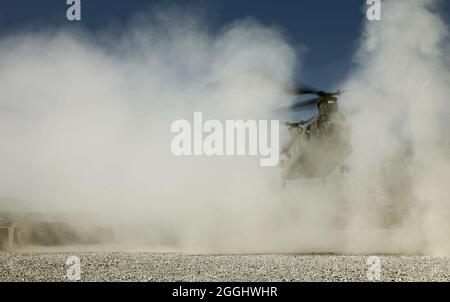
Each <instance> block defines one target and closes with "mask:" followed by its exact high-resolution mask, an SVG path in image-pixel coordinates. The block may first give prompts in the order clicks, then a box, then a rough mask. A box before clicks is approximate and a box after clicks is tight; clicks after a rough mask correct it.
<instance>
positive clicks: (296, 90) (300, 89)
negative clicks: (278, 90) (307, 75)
mask: <svg viewBox="0 0 450 302" xmlns="http://www.w3.org/2000/svg"><path fill="white" fill-rule="evenodd" d="M287 92H289V93H291V94H294V95H304V94H319V93H320V90H318V89H315V88H312V87H309V86H296V87H289V88H288V89H287Z"/></svg>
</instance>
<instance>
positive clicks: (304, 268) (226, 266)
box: [0, 251, 450, 281]
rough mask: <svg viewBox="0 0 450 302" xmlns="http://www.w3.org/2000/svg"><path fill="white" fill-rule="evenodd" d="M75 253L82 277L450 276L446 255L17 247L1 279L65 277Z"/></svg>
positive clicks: (1, 267) (0, 266) (6, 257)
mask: <svg viewBox="0 0 450 302" xmlns="http://www.w3.org/2000/svg"><path fill="white" fill-rule="evenodd" d="M73 255H75V256H77V257H79V259H80V262H81V274H80V276H81V281H368V280H369V278H375V279H376V278H378V277H379V278H380V279H381V280H382V281H448V280H450V258H440V257H425V256H380V257H379V260H380V261H379V266H378V262H377V260H375V261H374V260H373V259H369V256H342V255H303V254H302V255H201V254H183V253H149V252H107V251H103V252H86V251H81V252H67V251H65V252H55V251H20V252H17V251H16V252H0V281H67V280H68V278H67V271H68V270H70V269H71V268H72V266H71V265H70V264H69V265H68V264H66V261H67V259H68V258H69V257H70V256H73ZM378 267H379V268H380V270H377V268H378ZM377 272H379V274H378V275H377ZM69 274H70V272H69ZM370 276H371V277H370Z"/></svg>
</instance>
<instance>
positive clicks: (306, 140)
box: [277, 87, 352, 183]
mask: <svg viewBox="0 0 450 302" xmlns="http://www.w3.org/2000/svg"><path fill="white" fill-rule="evenodd" d="M288 92H289V93H291V94H294V95H306V94H315V95H317V97H315V98H312V99H308V100H304V101H299V102H296V103H295V104H293V105H290V106H288V107H283V108H280V109H278V110H277V111H291V112H292V111H294V112H295V111H300V110H302V109H303V110H304V109H305V108H306V107H308V106H311V105H314V104H316V105H317V110H318V114H317V115H315V116H313V117H312V118H310V119H308V120H306V121H300V122H292V123H291V122H289V123H285V125H286V126H287V127H288V130H289V133H290V140H289V141H288V143H287V144H285V145H284V146H282V147H281V151H280V153H281V154H280V155H281V161H280V166H281V168H282V169H283V171H282V179H283V183H284V182H285V181H286V180H293V179H301V178H325V177H326V176H328V175H329V174H331V173H332V172H333V171H334V170H335V169H337V168H338V167H339V166H340V168H339V171H340V172H341V173H346V172H348V166H347V165H346V164H345V160H346V158H347V157H348V155H349V154H350V153H351V151H352V146H351V128H350V124H349V123H348V122H347V119H346V118H345V116H344V115H343V114H342V113H340V112H339V106H338V96H340V95H341V93H342V92H343V91H341V90H338V91H336V92H325V91H319V90H316V89H312V88H306V87H300V88H295V89H288Z"/></svg>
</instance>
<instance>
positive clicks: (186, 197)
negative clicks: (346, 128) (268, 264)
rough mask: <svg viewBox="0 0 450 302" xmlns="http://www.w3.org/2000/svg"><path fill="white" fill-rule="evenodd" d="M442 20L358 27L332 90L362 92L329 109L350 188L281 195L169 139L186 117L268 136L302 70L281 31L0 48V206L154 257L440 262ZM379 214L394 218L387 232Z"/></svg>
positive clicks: (46, 36)
mask: <svg viewBox="0 0 450 302" xmlns="http://www.w3.org/2000/svg"><path fill="white" fill-rule="evenodd" d="M438 7H439V1H419V0H414V1H384V2H383V15H382V17H383V20H382V21H379V22H367V23H366V24H364V28H365V29H364V31H363V32H364V34H363V36H362V37H361V40H360V43H359V47H358V49H359V50H358V52H357V56H356V58H355V60H357V62H358V67H357V68H356V69H355V70H353V71H352V72H351V73H350V75H349V77H348V79H347V80H346V81H345V82H344V83H341V84H340V86H341V87H344V88H346V87H356V88H359V89H357V90H355V91H354V92H352V93H348V94H346V95H344V96H342V97H341V104H342V106H341V107H342V109H343V110H344V112H346V113H347V114H348V118H349V120H350V121H351V123H352V127H353V145H354V146H353V149H354V151H353V153H352V155H351V156H350V158H349V163H350V167H351V172H350V174H349V175H346V176H345V177H341V176H340V175H331V176H330V177H329V178H328V179H327V180H326V181H322V180H304V181H299V182H298V183H293V184H289V185H288V186H287V187H286V188H285V189H283V187H282V186H281V180H280V170H279V168H277V167H275V168H269V167H261V166H260V165H259V158H255V157H226V156H221V157H208V156H192V157H189V156H181V157H177V156H174V155H173V154H172V153H171V150H170V144H171V140H172V138H173V136H174V134H173V133H171V132H170V125H171V124H172V122H173V121H174V120H176V119H187V120H192V118H193V112H194V111H202V112H203V116H204V117H205V119H218V120H225V119H244V120H245V119H270V118H275V117H273V116H271V114H270V109H272V108H275V107H276V106H278V105H279V104H280V100H281V99H282V98H283V97H285V96H283V95H282V93H280V85H279V84H280V83H289V82H292V81H293V78H294V74H295V71H296V69H297V68H299V67H300V66H301V62H300V61H299V59H298V54H297V52H296V50H295V49H293V48H292V47H291V46H290V45H289V43H288V42H287V41H288V37H286V36H285V33H284V32H283V31H282V30H281V29H280V28H276V27H268V26H265V25H262V24H260V23H258V21H256V20H252V19H246V20H238V21H236V22H234V23H232V24H229V25H227V26H225V27H223V28H222V29H220V30H218V31H215V30H211V28H210V27H209V24H208V20H205V18H203V17H202V16H201V15H196V14H191V15H189V14H187V13H186V12H185V11H181V10H180V9H177V8H170V9H167V8H165V9H154V10H152V11H151V12H148V13H147V14H144V15H143V16H140V17H137V18H134V19H133V20H132V21H130V22H129V24H128V25H127V26H126V27H125V28H121V29H120V30H117V29H116V30H114V29H113V30H111V29H108V30H104V31H99V32H95V33H88V32H85V31H82V30H73V29H67V28H65V29H64V28H63V29H54V30H51V29H50V30H49V29H47V30H45V31H44V30H36V31H25V32H20V33H14V34H11V35H9V36H4V37H1V40H0V91H1V93H0V115H1V116H0V139H1V141H2V148H0V162H1V166H2V169H1V170H0V196H4V197H7V198H13V199H14V200H16V201H17V202H18V200H22V201H26V202H24V204H22V205H21V206H22V207H25V208H26V209H27V210H30V211H40V212H56V213H57V212H64V213H74V215H75V213H77V215H79V214H80V213H82V214H83V213H86V215H90V216H92V217H95V220H96V221H99V222H101V223H103V224H105V225H113V226H114V228H115V230H116V231H117V234H118V236H117V238H116V239H117V240H119V241H120V242H121V243H124V244H132V243H143V244H147V245H148V246H149V249H151V247H152V246H156V245H169V246H176V247H180V248H182V249H186V250H196V251H207V252H253V253H258V252H293V253H294V252H330V251H334V252H346V253H360V252H364V253H372V252H380V253H384V252H402V253H416V252H420V253H428V254H436V253H439V254H449V253H450V249H449V248H448V247H447V245H446V244H447V242H446V241H448V239H447V238H449V237H448V236H445V232H444V230H445V228H442V227H441V226H440V225H438V224H439V223H444V222H445V219H442V220H438V219H435V218H434V216H433V215H434V213H435V211H434V209H435V208H441V209H443V210H442V211H439V213H440V214H439V215H441V214H443V213H444V212H445V208H446V207H448V202H449V200H448V196H449V194H448V193H449V191H448V190H449V189H448V186H446V182H447V179H448V177H449V176H450V175H449V173H450V172H449V171H450V169H449V165H450V164H449V163H450V161H449V159H448V157H446V154H448V152H449V151H448V149H446V150H445V151H440V149H439V148H440V147H437V146H441V144H440V143H435V142H436V141H439V142H440V141H442V140H443V141H448V130H449V125H448V116H447V115H445V112H447V113H448V109H447V108H446V104H447V103H446V102H448V101H447V100H446V98H447V97H448V96H449V91H448V90H449V88H448V83H449V74H450V73H449V69H448V67H449V61H448V45H447V44H446V43H447V41H448V26H447V24H445V23H444V22H443V20H442V18H441V17H440V16H439V14H438ZM306 59H307V57H306ZM224 78H226V79H227V80H226V81H223V82H219V83H218V84H213V85H211V84H210V85H208V84H209V83H211V82H214V81H216V80H218V79H224ZM361 88H362V89H361ZM446 110H447V111H446ZM428 141H433V143H424V142H428ZM401 152H405V153H401ZM399 154H400V155H399ZM403 154H413V155H412V156H410V157H406V156H403ZM395 156H397V158H400V159H401V160H396V159H395ZM412 162H413V163H414V165H411V163H412ZM402 164H404V165H406V166H402ZM414 169H416V170H414ZM435 199H438V201H436V202H433V206H431V203H429V202H428V200H435ZM391 208H393V209H394V210H392V211H393V212H394V214H395V215H394V216H401V218H400V219H394V220H395V221H394V222H392V223H391V222H386V217H387V216H386V215H387V214H386V213H385V212H386V209H391ZM398 214H400V215H398ZM389 217H390V216H389ZM398 220H402V222H401V223H399V222H398ZM447 229H449V230H450V228H447ZM443 232H444V233H443Z"/></svg>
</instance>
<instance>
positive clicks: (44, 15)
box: [0, 0, 450, 89]
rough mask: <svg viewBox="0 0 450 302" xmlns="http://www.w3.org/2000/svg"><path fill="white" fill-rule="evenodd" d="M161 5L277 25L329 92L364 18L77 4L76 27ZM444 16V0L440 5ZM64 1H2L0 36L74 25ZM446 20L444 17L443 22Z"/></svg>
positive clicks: (217, 4)
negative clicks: (79, 6)
mask: <svg viewBox="0 0 450 302" xmlns="http://www.w3.org/2000/svg"><path fill="white" fill-rule="evenodd" d="M165 2H169V3H173V2H175V3H177V4H179V5H181V6H183V7H185V8H186V10H189V9H192V8H193V7H202V8H204V9H205V12H206V13H207V14H208V19H209V21H210V22H211V24H212V27H213V28H217V29H218V28H220V27H221V26H223V25H225V24H227V23H229V22H232V21H234V20H236V19H239V18H245V17H253V18H256V19H258V20H259V21H260V22H262V23H263V24H267V25H277V26H280V27H282V28H283V29H284V30H285V33H286V34H287V36H288V38H289V41H290V43H291V44H292V45H293V46H294V47H298V49H299V50H300V49H301V47H300V45H303V46H306V47H307V52H306V56H305V57H304V61H303V68H302V70H301V73H302V74H299V76H301V77H302V78H303V79H305V81H306V82H308V83H309V84H312V85H315V86H319V87H320V88H324V89H329V88H334V87H333V83H336V82H338V81H339V79H342V77H344V76H345V75H346V73H347V72H348V70H349V69H350V67H351V64H352V59H351V58H352V55H353V52H354V50H355V48H356V45H357V44H356V43H357V40H358V37H359V35H360V32H361V30H362V22H363V20H364V18H365V7H366V5H365V0H343V1H342V0H340V1H335V0H314V1H313V0H291V1H289V0H278V1H275V0H185V1H181V0H172V1H168V0H128V1H125V0H82V21H81V26H83V27H85V28H87V29H88V30H94V31H95V30H96V29H99V28H102V27H104V26H107V25H108V24H111V22H114V23H116V24H117V23H118V24H121V23H126V22H127V20H129V18H130V17H132V16H133V15H135V14H136V13H137V12H139V11H143V10H147V9H148V8H149V7H151V6H153V5H158V4H164V3H165ZM444 2H445V3H444V4H445V12H444V13H445V14H446V16H447V17H448V15H449V11H450V4H449V2H450V1H444ZM66 9H67V5H66V1H65V0H39V1H36V0H2V1H1V2H0V35H4V34H8V33H11V32H14V31H16V30H20V29H23V28H27V27H28V28H30V27H31V28H33V29H37V28H39V27H41V26H80V24H76V23H73V22H72V23H69V22H68V21H67V20H66V18H65V11H66ZM447 19H448V18H447Z"/></svg>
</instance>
